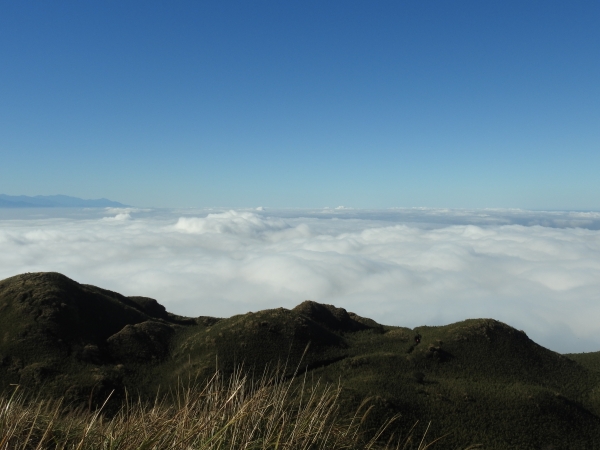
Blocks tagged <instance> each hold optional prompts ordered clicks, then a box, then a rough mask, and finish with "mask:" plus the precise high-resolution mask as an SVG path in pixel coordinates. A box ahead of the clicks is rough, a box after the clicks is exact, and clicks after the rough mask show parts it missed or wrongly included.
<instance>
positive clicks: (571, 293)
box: [0, 207, 600, 352]
mask: <svg viewBox="0 0 600 450" xmlns="http://www.w3.org/2000/svg"><path fill="white" fill-rule="evenodd" d="M37 271H56V272H61V273H64V274H65V275H67V276H69V277H71V278H73V279H74V280H76V281H78V282H80V283H88V284H94V285H98V286H101V287H104V288H107V289H111V290H114V291H117V292H120V293H123V294H125V295H144V296H149V297H153V298H156V299H157V300H158V301H160V302H161V303H163V304H164V305H165V306H166V307H167V309H169V310H170V311H172V312H175V313H178V314H182V315H189V316H197V315H213V316H221V317H227V316H230V315H233V314H240V313H245V312H248V311H257V310H260V309H265V308H274V307H280V306H283V307H286V308H292V307H294V306H295V305H297V304H298V303H300V302H302V301H303V300H305V299H312V300H315V301H318V302H322V303H329V304H334V305H336V306H340V307H343V308H346V309H347V310H349V311H354V312H356V313H357V314H360V315H363V316H367V317H371V318H373V319H375V320H377V321H379V322H381V323H384V324H389V325H402V326H408V327H411V328H412V327H416V326H419V325H443V324H448V323H451V322H455V321H459V320H463V319H467V318H476V317H490V318H495V319H498V320H501V321H503V322H506V323H508V324H509V325H512V326H514V327H516V328H518V329H523V330H524V331H525V332H526V333H527V334H528V335H529V336H530V337H531V338H532V339H534V340H535V341H536V342H538V343H540V344H541V345H544V346H546V347H548V348H550V349H552V350H555V351H558V352H584V351H597V350H600V320H598V319H599V318H600V213H596V212H535V211H523V210H443V209H420V208H411V209H387V210H373V211H369V210H353V209H346V208H342V207H339V208H334V209H320V210H293V209H287V210H271V209H265V208H257V209H254V210H249V209H246V210H217V209H215V210H189V209H188V210H144V209H134V208H126V209H111V208H107V209H89V210H84V209H69V210H67V209H65V210H50V209H46V210H42V209H35V210H34V209H27V210H1V211H0V279H4V278H7V277H9V276H12V275H16V274H19V273H23V272H37Z"/></svg>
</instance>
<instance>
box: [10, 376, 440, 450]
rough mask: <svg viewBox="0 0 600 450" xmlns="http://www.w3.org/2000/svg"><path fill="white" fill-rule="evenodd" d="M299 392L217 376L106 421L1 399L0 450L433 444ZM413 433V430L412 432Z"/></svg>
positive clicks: (271, 381)
mask: <svg viewBox="0 0 600 450" xmlns="http://www.w3.org/2000/svg"><path fill="white" fill-rule="evenodd" d="M300 386H301V389H300V390H298V385H297V384H296V383H294V380H291V381H286V380H284V379H281V378H279V377H278V376H277V373H276V374H275V375H274V376H271V377H268V376H266V374H265V376H263V377H262V378H261V379H260V380H258V382H257V383H253V382H252V381H251V380H250V379H249V378H248V377H247V376H244V375H243V373H242V372H241V371H237V372H236V373H235V374H234V376H233V377H228V378H225V377H223V376H222V375H221V374H219V373H216V374H214V375H213V377H211V378H210V379H209V380H208V381H207V382H205V383H204V384H203V385H200V386H194V387H188V388H183V387H182V386H181V385H180V386H178V389H177V391H176V392H175V396H174V399H172V400H174V401H165V400H164V399H163V400H158V399H157V400H155V401H154V402H151V403H144V402H142V401H138V402H131V401H129V399H127V400H126V401H125V402H124V404H123V406H122V407H121V409H120V410H119V411H118V412H116V414H112V415H109V416H107V415H106V414H104V413H103V411H102V409H98V410H95V411H91V410H89V409H85V408H83V409H79V410H75V411H73V410H69V409H68V408H65V404H64V402H63V401H61V400H44V399H41V400H39V399H38V400H36V401H32V400H28V399H27V398H25V397H23V396H22V395H20V393H18V392H17V391H15V392H14V393H13V395H11V396H10V397H5V398H0V450H9V449H16V448H21V449H46V448H48V449H50V448H51V449H61V450H62V449H81V450H86V449H89V450H98V449H107V450H108V449H119V450H129V449H132V450H133V449H135V450H139V449H156V450H164V449H173V450H175V449H181V450H188V449H202V450H217V449H238V448H240V449H241V448H247V449H256V450H259V449H277V448H281V449H291V450H304V449H306V450H308V449H317V448H319V449H331V450H342V449H348V450H350V449H374V450H375V449H382V450H383V449H392V448H394V449H399V448H403V449H413V448H414V449H419V450H425V449H427V448H428V446H429V445H428V444H427V443H426V441H425V436H423V437H422V438H421V439H417V438H416V437H414V436H413V434H409V435H408V436H407V437H405V438H402V437H396V436H392V438H391V439H388V441H387V442H386V443H380V442H378V438H379V437H380V436H381V434H382V432H383V431H385V429H386V427H388V426H389V425H390V424H391V423H392V422H393V420H391V421H389V422H388V423H386V424H384V425H383V427H382V428H381V429H380V430H378V431H377V432H376V433H374V434H373V435H371V436H370V437H367V436H366V435H365V433H364V431H363V430H362V429H361V426H362V424H363V422H364V419H365V418H366V417H367V416H368V414H369V408H368V406H367V404H363V405H361V408H359V409H358V410H357V412H356V414H354V415H353V416H350V417H341V416H340V409H339V407H338V403H337V401H338V398H339V395H340V391H341V389H340V387H339V386H338V387H333V386H319V385H318V384H317V385H315V386H312V387H311V388H310V389H309V390H304V389H306V384H301V385H300ZM413 431H414V430H413Z"/></svg>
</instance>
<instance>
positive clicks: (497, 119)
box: [0, 0, 600, 209]
mask: <svg viewBox="0 0 600 450" xmlns="http://www.w3.org/2000/svg"><path fill="white" fill-rule="evenodd" d="M599 169H600V2H598V1H548V0H544V1H505V0H503V1H480V0H477V1H429V0H428V1H417V0H412V1H363V2H354V1H337V2H334V1H325V2H324V1H302V2H300V1H276V2H275V1H273V2H268V1H239V2H228V1H214V2H196V1H193V2H192V1H189V2H185V1H179V2H167V1H164V2H153V1H99V0H95V1H92V0H90V1H2V2H0V193H5V194H11V195H16V194H26V195H36V194H44V195H48V194H67V195H74V196H78V197H84V198H97V197H108V198H111V199H114V200H118V201H121V202H124V203H129V204H135V205H140V206H231V207H243V206H259V205H263V206H273V207H321V206H332V207H333V206H338V205H346V206H353V207H359V208H380V207H392V206H408V207H410V206H430V207H474V208H477V207H517V208H532V209H600V170H599Z"/></svg>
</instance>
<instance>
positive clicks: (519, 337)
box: [0, 273, 600, 449]
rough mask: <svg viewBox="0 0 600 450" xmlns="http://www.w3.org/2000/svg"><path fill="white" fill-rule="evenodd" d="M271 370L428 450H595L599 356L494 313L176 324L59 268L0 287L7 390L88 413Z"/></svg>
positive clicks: (312, 312)
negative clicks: (572, 351) (428, 445)
mask: <svg viewBox="0 0 600 450" xmlns="http://www.w3.org/2000/svg"><path fill="white" fill-rule="evenodd" d="M307 347H308V350H307ZM278 364H279V365H284V366H285V369H284V370H286V371H287V376H288V377H289V376H292V375H293V374H294V372H295V371H296V369H297V368H299V373H300V374H302V373H307V374H308V376H309V378H308V379H309V380H317V379H320V380H322V381H324V382H331V383H335V384H337V383H340V384H341V387H342V391H341V392H342V393H341V397H340V404H341V406H342V408H345V409H347V411H349V412H350V411H354V410H356V407H357V406H358V405H359V404H360V403H361V402H362V401H363V400H364V399H365V398H367V397H371V398H372V400H371V404H372V406H373V410H372V413H371V414H370V416H369V418H370V419H369V421H368V423H367V426H370V427H373V428H377V427H378V426H379V425H380V424H381V423H383V421H385V420H386V419H388V418H390V417H392V416H393V415H394V414H397V413H400V414H401V418H400V420H399V421H397V422H396V424H395V427H396V428H394V429H390V432H393V431H396V432H400V433H405V434H406V433H407V432H408V430H409V429H410V428H411V427H412V426H413V425H414V423H415V421H417V420H419V421H420V422H419V423H420V425H418V426H419V427H420V426H422V427H423V429H424V428H425V427H426V424H427V423H428V422H429V421H431V428H430V430H429V432H428V434H429V435H430V436H432V437H436V436H442V435H447V436H446V437H445V438H444V439H443V440H441V441H440V442H439V443H438V444H436V446H435V448H448V449H455V448H465V447H467V446H468V445H472V444H483V445H484V446H483V447H482V448H486V449H505V448H519V449H550V448H555V449H559V448H561V449H562V448H573V449H585V448H590V449H592V448H600V369H599V368H600V353H588V354H580V355H560V354H557V353H555V352H552V351H550V350H548V349H545V348H543V347H541V346H539V345H537V344H536V343H535V342H533V341H531V340H530V339H529V338H528V337H527V335H526V334H525V333H524V332H522V331H518V330H515V329H514V328H512V327H510V326H508V325H506V324H503V323H501V322H498V321H495V320H492V319H470V320H465V321H463V322H459V323H455V324H450V325H446V326H440V327H427V326H423V327H419V328H416V329H409V328H402V327H392V326H385V325H380V324H378V323H376V322H375V321H373V320H371V319H368V318H363V317H360V316H357V315H355V314H353V313H349V312H347V311H346V310H344V309H342V308H336V307H334V306H331V305H322V304H319V303H316V302H311V301H306V302H303V303H301V304H300V305H298V306H297V307H295V308H294V309H292V310H288V309H284V308H279V309H272V310H265V311H259V312H255V313H248V314H244V315H238V316H233V317H230V318H227V319H217V318H212V317H197V318H185V317H180V316H176V315H173V314H170V313H168V312H167V311H166V310H165V308H164V307H163V306H162V305H160V304H159V303H158V302H156V301H155V300H153V299H149V298H146V297H125V296H122V295H120V294H117V293H115V292H111V291H107V290H104V289H100V288H98V287H94V286H88V285H81V284H79V283H76V282H75V281H73V280H70V279H69V278H67V277H65V276H63V275H61V274H58V273H34V274H23V275H18V276H15V277H12V278H8V279H6V280H3V281H0V387H1V388H2V389H3V390H5V391H10V389H12V387H11V384H20V385H22V386H23V388H25V389H27V390H29V391H31V392H41V393H42V394H43V395H47V396H55V397H58V396H64V397H66V400H67V402H71V403H72V404H73V405H77V404H79V403H85V402H88V401H91V402H93V403H94V404H96V405H98V404H100V403H101V402H102V401H104V399H105V398H106V396H107V395H108V394H109V393H110V392H113V391H114V393H113V397H112V399H113V402H114V403H116V402H118V401H119V399H121V398H123V395H124V392H125V389H127V391H129V392H130V393H139V394H140V395H142V396H143V397H145V398H148V399H150V398H152V397H153V396H154V395H155V393H156V392H157V390H158V389H159V388H160V389H161V391H163V392H164V391H168V390H169V389H170V388H171V387H173V386H175V385H176V383H178V382H179V381H181V380H185V379H189V378H190V377H191V378H195V379H205V378H207V377H210V376H211V375H212V374H214V372H215V370H216V369H220V370H221V371H222V372H223V373H225V374H227V373H232V372H233V370H234V368H236V367H240V366H242V367H244V370H246V371H248V372H250V373H255V374H258V375H260V374H261V373H262V372H263V370H264V368H265V366H270V367H274V366H276V365H278ZM301 379H302V377H299V381H301ZM552 446H553V447H552Z"/></svg>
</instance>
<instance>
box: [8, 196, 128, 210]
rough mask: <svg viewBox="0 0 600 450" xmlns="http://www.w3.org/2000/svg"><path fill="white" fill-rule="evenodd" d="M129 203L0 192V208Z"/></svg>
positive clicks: (70, 206) (105, 205) (118, 204)
mask: <svg viewBox="0 0 600 450" xmlns="http://www.w3.org/2000/svg"><path fill="white" fill-rule="evenodd" d="M126 206H129V205H124V204H123V203H119V202H115V201H112V200H109V199H107V198H98V199H90V200H86V199H83V198H78V197H70V196H68V195H36V196H34V197H30V196H28V195H6V194H0V208H106V207H114V208H123V207H126Z"/></svg>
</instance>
